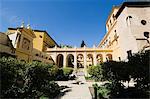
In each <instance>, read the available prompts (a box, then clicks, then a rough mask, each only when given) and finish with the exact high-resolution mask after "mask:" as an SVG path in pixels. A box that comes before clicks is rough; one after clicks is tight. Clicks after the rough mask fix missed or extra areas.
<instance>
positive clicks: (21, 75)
mask: <svg viewBox="0 0 150 99" xmlns="http://www.w3.org/2000/svg"><path fill="white" fill-rule="evenodd" d="M0 65H1V68H0V70H1V86H2V87H1V88H2V89H1V98H39V97H41V96H43V95H45V96H47V97H49V98H54V97H55V96H57V95H58V94H59V93H60V88H59V86H58V84H57V83H55V82H51V80H52V78H51V77H52V76H53V75H54V74H55V73H53V72H52V71H55V69H54V67H53V66H52V65H49V64H44V63H41V62H32V63H25V62H21V61H19V60H17V59H14V58H0ZM50 68H52V69H51V73H50V72H49V70H50ZM53 78H54V77H53Z"/></svg>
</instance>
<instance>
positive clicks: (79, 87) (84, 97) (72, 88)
mask: <svg viewBox="0 0 150 99" xmlns="http://www.w3.org/2000/svg"><path fill="white" fill-rule="evenodd" d="M78 79H79V80H80V81H81V84H77V80H70V81H57V83H58V84H59V85H60V86H67V87H68V88H65V89H64V90H62V93H64V94H62V95H60V96H59V97H57V98H56V99H92V96H91V93H90V90H89V88H88V87H89V86H88V84H87V82H86V80H85V77H84V76H78Z"/></svg>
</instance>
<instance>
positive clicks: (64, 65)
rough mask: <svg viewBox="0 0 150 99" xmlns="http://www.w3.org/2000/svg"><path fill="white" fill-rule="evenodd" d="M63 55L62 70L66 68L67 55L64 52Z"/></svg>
mask: <svg viewBox="0 0 150 99" xmlns="http://www.w3.org/2000/svg"><path fill="white" fill-rule="evenodd" d="M63 55H64V59H63V68H65V67H66V58H67V53H66V52H65V53H64V54H63Z"/></svg>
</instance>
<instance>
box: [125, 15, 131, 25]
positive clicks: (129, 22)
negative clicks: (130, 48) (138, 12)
mask: <svg viewBox="0 0 150 99" xmlns="http://www.w3.org/2000/svg"><path fill="white" fill-rule="evenodd" d="M131 19H132V16H128V17H127V18H126V22H127V26H129V25H130V24H131Z"/></svg>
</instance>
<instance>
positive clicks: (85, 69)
mask: <svg viewBox="0 0 150 99" xmlns="http://www.w3.org/2000/svg"><path fill="white" fill-rule="evenodd" d="M86 60H87V55H86V52H84V73H85V75H86V76H87V66H86Z"/></svg>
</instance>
